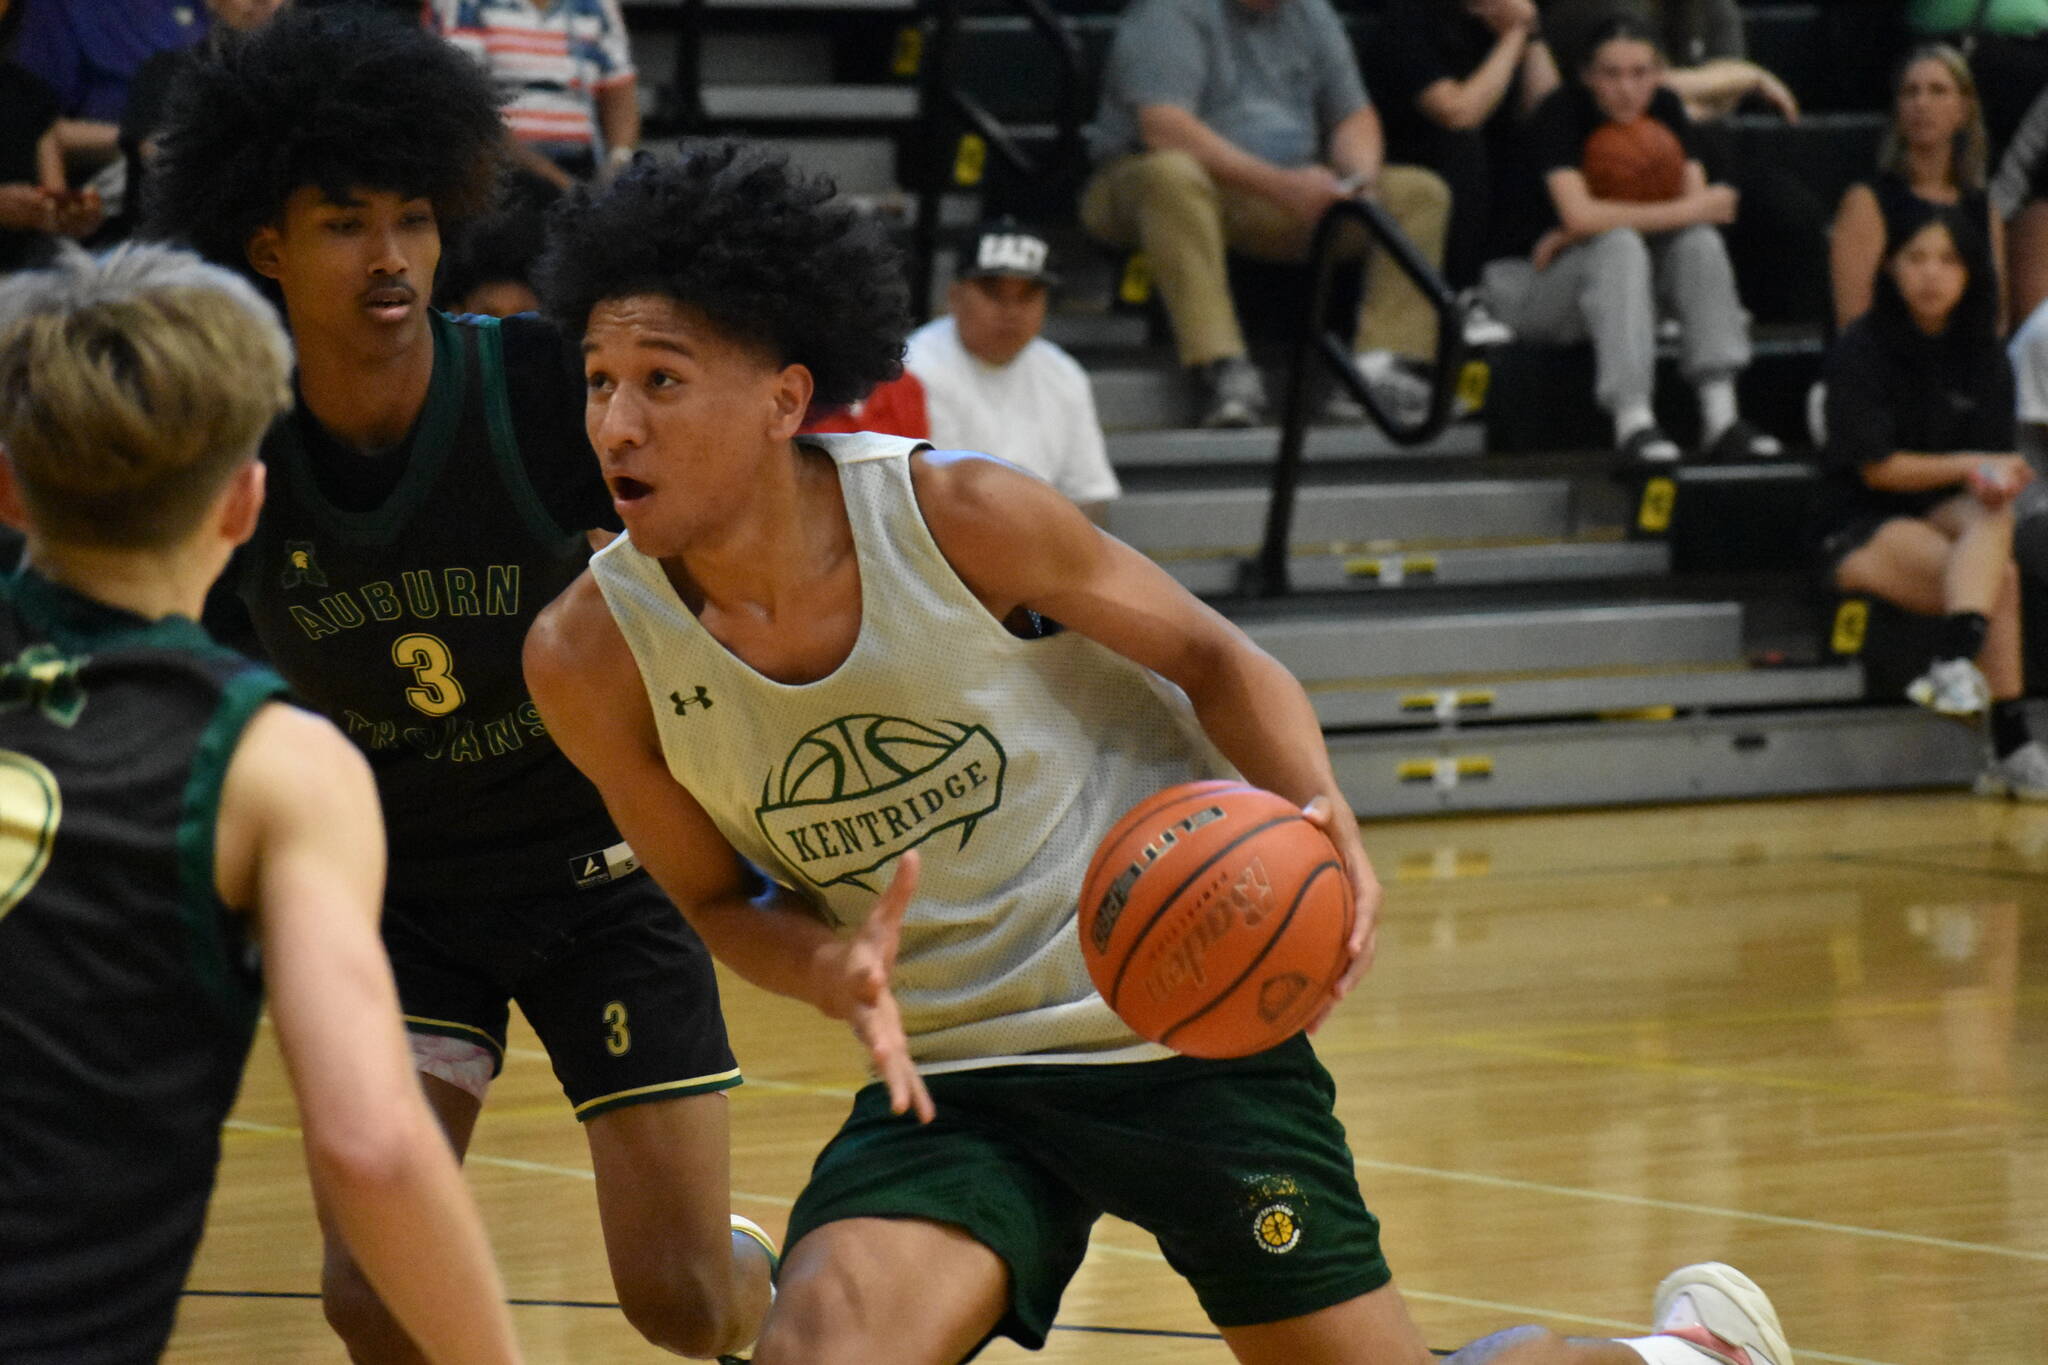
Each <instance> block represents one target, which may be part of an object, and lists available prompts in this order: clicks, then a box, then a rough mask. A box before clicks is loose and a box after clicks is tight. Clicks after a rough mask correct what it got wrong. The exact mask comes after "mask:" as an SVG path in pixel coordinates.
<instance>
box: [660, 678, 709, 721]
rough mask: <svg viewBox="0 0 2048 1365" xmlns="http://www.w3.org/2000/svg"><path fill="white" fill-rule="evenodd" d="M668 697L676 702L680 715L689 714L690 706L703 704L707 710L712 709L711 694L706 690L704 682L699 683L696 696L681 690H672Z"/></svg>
mask: <svg viewBox="0 0 2048 1365" xmlns="http://www.w3.org/2000/svg"><path fill="white" fill-rule="evenodd" d="M668 699H669V700H670V701H672V702H674V703H675V707H676V714H677V715H679V716H682V715H688V714H689V710H690V708H691V707H693V706H701V707H703V708H704V709H705V710H706V711H709V710H710V709H711V694H710V693H709V692H706V691H705V690H704V685H703V684H702V683H699V684H697V695H696V696H694V697H686V696H684V695H683V694H682V693H680V692H671V693H669V694H668Z"/></svg>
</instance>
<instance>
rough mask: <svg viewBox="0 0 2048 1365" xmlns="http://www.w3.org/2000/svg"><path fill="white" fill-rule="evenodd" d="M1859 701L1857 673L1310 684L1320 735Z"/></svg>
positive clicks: (1668, 672)
mask: <svg viewBox="0 0 2048 1365" xmlns="http://www.w3.org/2000/svg"><path fill="white" fill-rule="evenodd" d="M1862 699H1863V670H1862V669H1861V668H1860V667H1858V666H1857V665H1855V664H1826V665H1822V666H1820V667H1811V668H1753V667H1751V666H1749V665H1748V664H1746V663H1723V664H1708V665H1697V666H1693V667H1667V668H1659V669H1644V668H1615V669H1604V670H1603V669H1582V670H1572V671H1565V672H1558V673H1529V672H1521V673H1504V674H1496V675H1488V674H1483V673H1477V674H1465V675H1461V676H1458V677H1447V676H1441V675H1439V676H1436V677H1425V678H1405V679H1403V678H1369V679H1349V680H1339V681H1332V682H1322V683H1313V684H1310V686H1309V700H1310V701H1312V702H1313V703H1315V708H1316V716H1317V717H1318V719H1320V720H1321V721H1322V723H1323V725H1324V727H1325V728H1326V729H1333V730H1347V729H1362V728H1374V729H1388V728H1395V727H1399V728H1406V729H1436V728H1448V729H1455V728H1458V727H1460V726H1477V725H1492V724H1496V723H1499V722H1503V721H1517V720H1540V719H1550V718H1556V717H1565V716H1582V717H1593V716H1626V717H1633V718H1654V719H1673V718H1676V717H1677V716H1678V715H1680V714H1683V713H1688V712H1698V711H1725V710H1749V709H1756V708H1764V707H1775V708H1789V707H1795V706H1822V705H1840V704H1844V703H1852V702H1859V701H1861V700H1862Z"/></svg>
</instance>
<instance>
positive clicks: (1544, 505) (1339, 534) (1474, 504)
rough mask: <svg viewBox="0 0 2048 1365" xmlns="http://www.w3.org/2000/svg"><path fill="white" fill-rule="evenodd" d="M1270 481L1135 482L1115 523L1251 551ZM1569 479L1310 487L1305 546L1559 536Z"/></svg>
mask: <svg viewBox="0 0 2048 1365" xmlns="http://www.w3.org/2000/svg"><path fill="white" fill-rule="evenodd" d="M1270 501H1271V495H1270V493H1269V491H1268V490H1267V489H1266V487H1265V486H1264V485H1263V484H1256V485H1250V484H1240V485H1236V486H1223V487H1194V488H1171V489H1133V490H1131V491H1128V492H1126V493H1125V495H1124V496H1123V497H1121V498H1119V499H1117V500H1116V501H1115V502H1113V503H1111V504H1110V508H1109V529H1110V531H1111V532H1112V533H1113V534H1115V535H1116V536H1117V537H1118V538H1119V539H1121V540H1123V541H1125V542H1126V543H1127V544H1130V545H1133V546H1135V547H1136V548H1138V549H1139V550H1141V551H1143V552H1144V553H1146V554H1148V555H1153V556H1155V557H1161V558H1166V557H1186V556H1188V555H1190V554H1195V553H1218V552H1221V553H1234V554H1246V553H1250V552H1251V549H1252V547H1254V546H1257V545H1258V544H1259V543H1260V541H1261V540H1262V539H1263V538H1264V536H1265V529H1266V508H1267V505H1268V503H1269V502H1270ZM1572 505H1573V504H1572V486H1571V483H1570V481H1568V480H1565V479H1451V480H1441V481H1422V482H1408V483H1356V484H1328V485H1313V486H1308V487H1304V488H1303V489H1302V490H1301V496H1300V497H1299V499H1298V500H1297V501H1296V504H1295V513H1294V533H1293V537H1292V542H1293V545H1294V547H1295V548H1296V549H1297V550H1305V549H1314V550H1321V551H1331V550H1335V549H1339V548H1348V547H1357V548H1360V549H1364V548H1367V547H1368V546H1369V544H1370V543H1371V542H1374V541H1393V542H1396V543H1400V544H1408V543H1413V542H1418V541H1431V540H1437V541H1474V540H1506V539H1522V540H1557V539H1562V538H1564V537H1566V536H1568V535H1570V534H1571V532H1572V529H1573V526H1572Z"/></svg>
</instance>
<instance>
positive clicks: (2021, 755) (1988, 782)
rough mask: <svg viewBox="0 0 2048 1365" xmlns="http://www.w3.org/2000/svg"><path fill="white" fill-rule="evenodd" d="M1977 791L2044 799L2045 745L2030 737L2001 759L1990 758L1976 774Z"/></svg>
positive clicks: (2047, 785)
mask: <svg viewBox="0 0 2048 1365" xmlns="http://www.w3.org/2000/svg"><path fill="white" fill-rule="evenodd" d="M1977 794H1978V795H1979V796H2009V797H2011V798H2012V799H2013V800H2015V801H2048V748H2043V747H2042V745H2041V741H2040V740H2038V739H2030V740H2028V741H2027V742H2026V743H2025V744H2022V745H2020V747H2019V748H2017V749H2014V750H2013V751H2012V752H2011V753H2009V754H2007V755H2006V756H2005V757H2004V758H1994V759H1992V760H1991V762H1990V763H1988V764H1986V765H1985V767H1984V771H1983V772H1981V773H1979V774H1978V775H1977Z"/></svg>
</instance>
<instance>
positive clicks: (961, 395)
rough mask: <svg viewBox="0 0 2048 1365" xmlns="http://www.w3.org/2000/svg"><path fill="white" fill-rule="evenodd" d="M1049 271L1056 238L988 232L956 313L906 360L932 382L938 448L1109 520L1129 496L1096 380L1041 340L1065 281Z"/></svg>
mask: <svg viewBox="0 0 2048 1365" xmlns="http://www.w3.org/2000/svg"><path fill="white" fill-rule="evenodd" d="M1049 263H1050V252H1049V250H1048V249H1047V246H1046V242H1045V239H1044V238H1043V237H1041V236H1039V235H1038V234H1037V233H1036V232H1033V231H1032V230H1031V229H1029V228H1026V227H1022V226H1019V225H1018V224H1017V223H1016V222H1015V221H1013V220H1011V219H1007V218H1006V219H1000V220H998V221H996V222H993V223H987V224H984V225H983V226H981V227H980V228H978V229H976V230H975V232H974V233H973V235H972V236H970V237H969V238H968V239H967V241H966V244H965V246H964V249H963V254H962V257H961V261H960V267H959V272H958V274H957V276H956V277H955V279H954V281H953V285H952V288H951V289H950V290H948V291H947V296H946V298H947V306H948V307H949V308H951V310H952V312H951V314H950V315H949V316H947V317H942V318H938V319H935V320H933V321H932V322H928V323H926V324H925V325H924V326H923V327H920V328H918V330H917V331H915V332H913V333H911V334H910V338H909V341H908V342H907V348H908V349H907V352H906V354H905V356H904V360H903V363H904V366H905V368H906V369H908V370H909V371H910V372H911V373H913V374H915V375H916V376H917V377H918V379H919V380H921V381H922V382H923V384H924V390H925V406H926V410H927V411H928V412H929V413H930V416H931V439H932V441H933V443H934V444H936V445H939V446H941V447H948V448H952V449H957V450H982V451H987V452H989V453H990V454H992V455H998V456H1001V457H1002V458H1003V459H1005V460H1008V461H1009V462H1010V463H1012V464H1015V465H1019V466H1021V467H1022V468H1024V469H1027V470H1029V471H1031V472H1032V473H1033V474H1036V475H1038V476H1039V477H1040V478H1042V479H1044V480H1046V482H1048V483H1050V484H1052V486H1053V487H1055V488H1057V489H1058V490H1059V491H1060V492H1062V493H1064V494H1066V495H1067V497H1068V498H1070V499H1071V500H1072V501H1074V502H1076V503H1078V504H1080V506H1081V508H1082V510H1083V511H1085V512H1087V513H1088V515H1089V516H1091V517H1093V518H1094V519H1095V520H1096V521H1097V522H1100V521H1101V520H1102V518H1103V513H1104V509H1105V508H1106V507H1107V505H1108V503H1109V500H1110V499H1112V498H1114V497H1116V495H1117V494H1118V492H1119V491H1120V489H1119V488H1118V485H1117V481H1116V474H1115V473H1114V472H1112V471H1111V469H1110V467H1109V453H1108V451H1107V450H1106V449H1105V448H1104V445H1103V440H1102V423H1101V421H1100V420H1099V419H1098V418H1097V417H1096V415H1095V394H1094V390H1093V389H1092V388H1091V387H1090V386H1089V383H1088V376H1087V374H1086V373H1084V372H1083V371H1082V369H1081V367H1080V365H1079V364H1077V363H1076V362H1075V360H1074V358H1073V357H1072V356H1070V355H1068V354H1067V353H1066V352H1065V351H1063V350H1061V349H1060V348H1059V347H1058V346H1056V345H1054V344H1053V343H1052V342H1050V341H1047V340H1046V339H1045V338H1043V337H1041V336H1039V334H1038V333H1039V329H1040V328H1042V327H1043V326H1044V325H1045V305H1046V297H1047V295H1048V294H1049V293H1050V292H1051V288H1052V286H1053V285H1055V284H1058V283H1059V277H1058V276H1056V275H1054V274H1053V273H1052V271H1051V270H1050V269H1049Z"/></svg>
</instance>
